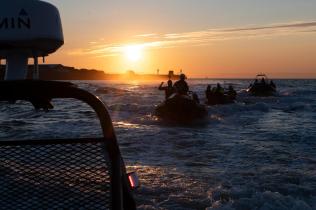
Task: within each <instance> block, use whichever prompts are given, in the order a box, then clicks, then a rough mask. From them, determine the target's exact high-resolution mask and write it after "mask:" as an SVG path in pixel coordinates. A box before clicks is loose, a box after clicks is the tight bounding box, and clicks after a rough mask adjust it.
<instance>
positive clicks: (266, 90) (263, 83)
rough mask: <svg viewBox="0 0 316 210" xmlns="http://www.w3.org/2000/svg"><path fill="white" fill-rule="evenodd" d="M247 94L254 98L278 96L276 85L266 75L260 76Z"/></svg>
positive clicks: (250, 86)
mask: <svg viewBox="0 0 316 210" xmlns="http://www.w3.org/2000/svg"><path fill="white" fill-rule="evenodd" d="M247 92H248V93H249V94H251V95H253V96H273V95H275V94H276V92H277V89H276V85H275V84H274V82H273V81H272V80H269V79H268V77H267V76H266V75H265V74H258V75H257V76H256V79H255V81H254V82H253V83H252V84H250V85H249V88H248V89H247Z"/></svg>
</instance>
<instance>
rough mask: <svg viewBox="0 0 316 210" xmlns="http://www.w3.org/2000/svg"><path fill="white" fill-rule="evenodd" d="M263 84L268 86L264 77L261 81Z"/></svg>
mask: <svg viewBox="0 0 316 210" xmlns="http://www.w3.org/2000/svg"><path fill="white" fill-rule="evenodd" d="M261 84H263V85H265V84H266V80H265V79H264V78H263V77H262V79H261Z"/></svg>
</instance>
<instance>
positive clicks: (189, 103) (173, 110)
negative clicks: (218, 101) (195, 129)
mask: <svg viewBox="0 0 316 210" xmlns="http://www.w3.org/2000/svg"><path fill="white" fill-rule="evenodd" d="M194 98H195V97H194V96H193V95H192V96H191V95H182V94H173V95H171V96H170V97H169V98H168V99H167V100H165V101H164V102H163V103H161V104H160V105H158V106H157V107H156V109H155V115H156V116H157V117H159V118H161V119H164V120H167V121H171V122H178V123H191V122H194V121H196V120H201V119H203V118H206V117H207V115H208V112H207V109H206V107H205V106H204V105H201V104H199V102H198V101H197V100H196V99H194Z"/></svg>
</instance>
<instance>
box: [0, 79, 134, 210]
mask: <svg viewBox="0 0 316 210" xmlns="http://www.w3.org/2000/svg"><path fill="white" fill-rule="evenodd" d="M54 98H73V99H77V100H80V101H83V102H85V103H87V104H89V105H90V106H91V107H92V108H93V109H94V111H95V112H96V113H97V116H98V117H99V120H100V125H101V128H102V131H103V137H102V138H98V139H58V140H57V139H56V140H20V141H19V140H9V139H8V140H5V141H0V161H1V163H0V179H1V180H0V185H1V186H0V206H2V207H3V206H5V207H7V209H9V208H11V209H12V208H13V207H14V208H15V209H16V208H20V209H29V208H27V207H30V206H29V204H27V203H30V205H31V204H32V203H34V202H35V203H37V204H36V206H33V207H31V208H35V207H36V208H42V209H43V208H44V209H46V208H58V209H60V208H64V209H69V208H73V209H78V208H84V209H87V208H88V209H135V202H134V199H133V196H132V194H131V189H130V186H129V184H128V180H127V176H126V171H125V165H124V162H123V160H122V157H121V154H120V150H119V146H118V143H117V140H116V136H115V132H114V129H113V125H112V121H111V118H110V115H109V113H108V111H107V109H106V108H105V106H104V104H103V103H102V101H100V100H99V99H98V98H97V97H96V96H94V95H93V94H91V93H89V92H87V91H85V90H82V89H80V88H77V87H76V86H75V85H73V84H72V83H68V82H55V81H34V80H23V81H1V82H0V101H9V102H14V101H17V100H25V101H30V102H32V104H33V105H34V106H35V107H36V108H41V107H42V108H44V109H46V108H47V107H49V106H46V105H45V104H47V103H49V102H50V100H51V99H54ZM107 178H108V179H107ZM41 195H42V196H41ZM102 198H103V199H102ZM19 201H20V203H19ZM108 201H110V202H109V204H108ZM101 207H102V208H101Z"/></svg>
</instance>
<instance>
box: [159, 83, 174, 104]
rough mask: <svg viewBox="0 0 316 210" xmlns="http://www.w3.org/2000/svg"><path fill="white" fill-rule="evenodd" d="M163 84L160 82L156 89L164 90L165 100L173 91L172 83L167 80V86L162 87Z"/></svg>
mask: <svg viewBox="0 0 316 210" xmlns="http://www.w3.org/2000/svg"><path fill="white" fill-rule="evenodd" d="M163 83H164V82H162V83H161V84H160V86H159V87H158V89H159V90H164V91H165V97H166V99H167V98H169V97H170V96H171V95H172V94H173V93H174V89H173V87H172V81H171V80H170V79H169V80H168V86H165V87H162V85H163Z"/></svg>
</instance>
